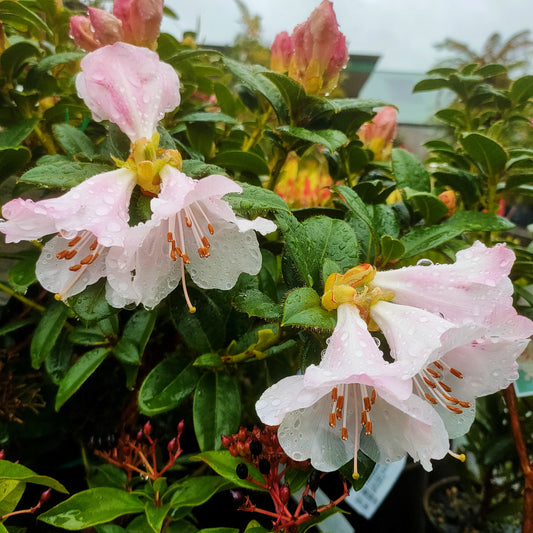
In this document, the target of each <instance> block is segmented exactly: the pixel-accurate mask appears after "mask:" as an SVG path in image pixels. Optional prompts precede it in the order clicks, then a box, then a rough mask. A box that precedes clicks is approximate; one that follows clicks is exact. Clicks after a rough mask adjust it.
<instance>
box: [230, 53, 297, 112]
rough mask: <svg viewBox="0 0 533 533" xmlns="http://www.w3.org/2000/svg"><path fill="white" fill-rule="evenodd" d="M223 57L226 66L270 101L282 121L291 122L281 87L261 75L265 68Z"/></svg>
mask: <svg viewBox="0 0 533 533" xmlns="http://www.w3.org/2000/svg"><path fill="white" fill-rule="evenodd" d="M223 59H224V63H225V64H226V66H227V67H228V68H229V69H230V70H231V72H232V73H233V74H234V75H235V76H236V77H237V78H239V79H240V80H241V81H242V83H244V84H245V85H246V86H247V87H249V88H250V89H252V90H253V91H257V92H259V93H261V94H262V95H263V96H264V97H265V98H266V99H267V100H268V101H269V102H270V105H271V106H272V108H273V109H274V111H275V113H276V115H277V116H278V118H279V120H280V121H281V122H289V120H290V117H289V112H288V107H287V105H286V103H285V101H284V99H283V97H282V95H281V93H280V91H279V89H278V88H277V87H276V86H275V85H274V84H273V83H272V82H271V81H270V80H268V79H267V78H265V77H264V76H262V75H261V74H262V73H263V72H265V71H266V69H265V68H263V67H260V66H258V65H255V66H250V65H244V64H243V63H239V62H238V61H235V60H234V59H230V58H228V57H224V58H223Z"/></svg>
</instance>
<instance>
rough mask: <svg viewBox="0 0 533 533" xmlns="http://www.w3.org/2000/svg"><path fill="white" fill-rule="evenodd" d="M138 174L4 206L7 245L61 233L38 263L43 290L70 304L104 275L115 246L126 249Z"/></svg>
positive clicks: (104, 177)
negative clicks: (37, 199)
mask: <svg viewBox="0 0 533 533" xmlns="http://www.w3.org/2000/svg"><path fill="white" fill-rule="evenodd" d="M134 186H135V173H134V172H132V171H130V170H127V169H119V170H115V171H112V172H105V173H102V174H98V175H97V176H93V177H92V178H89V179H88V180H86V181H84V182H83V183H81V184H80V185H77V186H76V187H73V188H72V189H70V191H68V192H67V193H65V194H64V195H63V196H59V197H57V198H50V199H46V200H41V201H39V202H34V201H32V200H23V199H22V198H16V199H14V200H11V201H10V202H8V203H7V204H5V205H4V206H3V208H2V216H3V217H4V219H6V220H5V221H4V222H0V231H1V232H2V233H4V234H5V236H6V242H19V241H21V240H35V239H40V238H41V237H43V236H45V235H50V234H53V233H58V235H57V236H56V237H53V238H52V239H51V240H50V241H49V242H48V243H47V244H46V245H45V246H44V248H43V251H42V253H41V256H40V258H39V260H38V261H37V267H36V274H37V279H38V280H39V282H40V283H41V284H42V286H43V287H44V288H45V289H47V290H49V291H51V292H55V293H57V294H58V297H60V298H62V299H65V298H68V297H69V296H72V295H74V294H77V293H78V292H81V291H82V290H83V289H84V288H85V287H86V286H87V285H90V284H92V283H94V282H96V281H97V280H98V279H99V278H100V277H102V276H104V271H105V269H104V263H105V256H106V255H107V252H108V250H109V247H111V246H123V245H124V239H125V234H126V233H127V231H128V230H129V226H128V218H129V214H128V208H129V202H130V196H131V192H132V190H133V187H134Z"/></svg>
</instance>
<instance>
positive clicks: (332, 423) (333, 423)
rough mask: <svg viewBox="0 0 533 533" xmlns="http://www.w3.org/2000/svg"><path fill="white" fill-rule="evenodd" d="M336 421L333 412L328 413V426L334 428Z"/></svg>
mask: <svg viewBox="0 0 533 533" xmlns="http://www.w3.org/2000/svg"><path fill="white" fill-rule="evenodd" d="M336 424H337V422H335V413H329V426H330V427H332V428H334V427H335V425H336Z"/></svg>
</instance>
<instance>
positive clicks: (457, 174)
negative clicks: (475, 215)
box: [433, 166, 480, 207]
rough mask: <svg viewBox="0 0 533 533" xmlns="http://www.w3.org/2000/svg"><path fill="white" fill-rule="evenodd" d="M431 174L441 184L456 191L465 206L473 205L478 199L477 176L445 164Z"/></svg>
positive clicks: (478, 180)
mask: <svg viewBox="0 0 533 533" xmlns="http://www.w3.org/2000/svg"><path fill="white" fill-rule="evenodd" d="M433 176H434V177H435V178H436V179H437V180H438V181H439V183H441V184H442V185H445V186H448V187H451V188H452V189H453V190H454V191H457V192H458V193H459V194H460V195H461V198H462V199H463V202H464V203H465V205H466V206H467V207H470V206H472V205H474V204H475V203H476V202H477V201H478V200H479V195H480V191H479V182H480V179H479V176H478V175H477V174H474V173H473V172H468V171H466V170H463V169H461V168H455V167H451V166H447V167H446V168H445V169H439V170H438V171H437V172H434V173H433Z"/></svg>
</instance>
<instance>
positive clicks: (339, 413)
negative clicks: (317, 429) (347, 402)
mask: <svg viewBox="0 0 533 533" xmlns="http://www.w3.org/2000/svg"><path fill="white" fill-rule="evenodd" d="M343 406H344V396H342V395H341V396H339V397H338V398H337V408H336V414H337V420H340V419H341V418H342V408H343Z"/></svg>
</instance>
